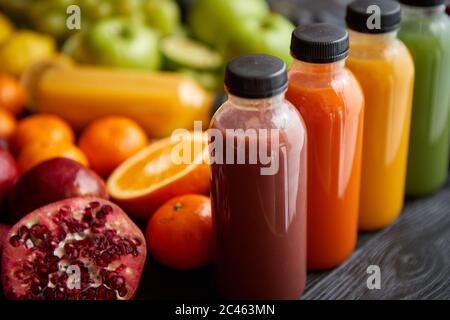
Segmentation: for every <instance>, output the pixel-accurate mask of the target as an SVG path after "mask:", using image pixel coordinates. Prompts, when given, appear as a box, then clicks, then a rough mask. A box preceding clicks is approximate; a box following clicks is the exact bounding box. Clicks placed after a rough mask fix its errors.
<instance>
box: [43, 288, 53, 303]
mask: <svg viewBox="0 0 450 320" xmlns="http://www.w3.org/2000/svg"><path fill="white" fill-rule="evenodd" d="M43 296H44V298H45V299H47V300H53V299H54V298H55V292H54V291H53V289H52V288H49V287H47V288H45V289H44V292H43Z"/></svg>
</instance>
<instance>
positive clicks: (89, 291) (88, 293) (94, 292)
mask: <svg viewBox="0 0 450 320" xmlns="http://www.w3.org/2000/svg"><path fill="white" fill-rule="evenodd" d="M86 296H87V298H88V299H89V300H94V299H95V297H96V296H97V290H96V289H95V288H89V289H87V291H86Z"/></svg>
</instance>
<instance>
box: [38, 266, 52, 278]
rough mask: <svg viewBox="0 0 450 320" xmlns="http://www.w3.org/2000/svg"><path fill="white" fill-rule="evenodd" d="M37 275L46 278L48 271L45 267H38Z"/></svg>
mask: <svg viewBox="0 0 450 320" xmlns="http://www.w3.org/2000/svg"><path fill="white" fill-rule="evenodd" d="M37 273H38V275H42V276H47V275H48V273H49V270H48V268H47V267H46V266H45V265H43V266H39V267H38V269H37Z"/></svg>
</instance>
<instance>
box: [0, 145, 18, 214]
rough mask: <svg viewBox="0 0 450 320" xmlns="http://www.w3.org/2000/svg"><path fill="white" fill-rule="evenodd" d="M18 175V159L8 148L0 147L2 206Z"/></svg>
mask: <svg viewBox="0 0 450 320" xmlns="http://www.w3.org/2000/svg"><path fill="white" fill-rule="evenodd" d="M18 176H19V168H18V166H17V163H16V161H15V160H14V158H13V157H12V155H11V154H10V153H9V152H8V151H7V150H6V149H4V148H0V207H2V206H3V202H4V200H5V198H6V196H7V194H8V192H9V190H10V189H11V187H12V185H13V184H14V182H15V180H16V179H17V177H18Z"/></svg>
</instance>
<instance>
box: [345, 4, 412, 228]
mask: <svg viewBox="0 0 450 320" xmlns="http://www.w3.org/2000/svg"><path fill="white" fill-rule="evenodd" d="M370 5H376V6H378V7H379V8H380V9H381V11H380V12H381V24H380V25H376V24H375V25H371V24H370V21H369V23H368V19H369V14H368V13H367V12H368V7H369V6H370ZM369 11H370V10H369ZM399 24H400V5H399V4H398V3H397V2H394V1H389V0H369V1H368V0H357V1H355V2H353V3H351V4H350V5H349V6H348V8H347V25H348V28H349V29H350V56H349V58H348V60H347V66H348V68H349V69H350V70H351V71H352V72H353V73H354V75H355V76H356V78H357V79H358V81H359V82H360V84H361V87H362V89H363V92H364V95H365V101H366V109H365V116H364V137H363V161H362V173H361V193H360V212H359V227H360V229H362V230H376V229H379V228H382V227H384V226H386V225H388V224H390V223H391V222H393V221H394V220H395V219H396V218H397V217H398V215H399V214H400V212H401V210H402V207H403V201H404V190H405V179H406V167H407V155H408V141H409V129H410V118H411V108H412V95H413V81H414V65H413V61H412V58H411V56H410V54H409V52H408V50H407V49H406V47H405V46H404V44H403V43H402V42H401V41H400V40H398V39H397V30H398V28H399ZM370 27H373V28H372V29H371V28H370ZM377 27H378V28H377Z"/></svg>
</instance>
